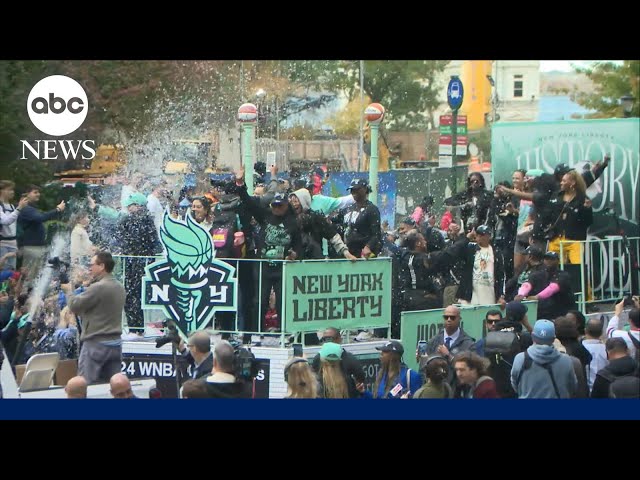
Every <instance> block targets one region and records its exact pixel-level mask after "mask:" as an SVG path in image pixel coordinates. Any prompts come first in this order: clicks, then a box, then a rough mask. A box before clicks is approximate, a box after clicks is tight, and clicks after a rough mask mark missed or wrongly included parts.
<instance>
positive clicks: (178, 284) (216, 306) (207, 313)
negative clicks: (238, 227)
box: [142, 213, 237, 334]
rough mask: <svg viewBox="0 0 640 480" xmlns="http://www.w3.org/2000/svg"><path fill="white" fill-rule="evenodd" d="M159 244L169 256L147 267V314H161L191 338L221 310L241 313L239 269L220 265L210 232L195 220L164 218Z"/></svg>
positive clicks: (144, 300)
mask: <svg viewBox="0 0 640 480" xmlns="http://www.w3.org/2000/svg"><path fill="white" fill-rule="evenodd" d="M160 239H161V240H162V243H163V244H164V246H165V249H166V252H167V256H166V258H165V259H164V260H160V261H157V262H155V263H152V264H150V265H148V266H147V267H146V269H145V271H146V276H145V278H144V280H143V282H142V303H143V308H144V309H161V310H163V311H164V312H165V314H166V315H167V317H169V318H171V319H172V320H174V321H175V322H176V324H177V326H178V329H179V330H180V331H181V332H182V333H184V334H188V333H190V332H192V331H195V330H201V329H203V328H206V327H207V326H208V325H209V322H210V321H211V318H212V317H213V314H214V313H215V312H216V311H235V310H236V295H237V293H236V278H235V268H233V267H232V266H230V265H228V264H226V263H224V262H222V261H219V260H215V258H214V257H215V248H214V246H213V241H212V240H211V236H210V235H209V232H208V231H207V230H205V229H204V228H202V227H201V226H200V225H199V224H198V223H197V222H195V221H194V220H193V219H192V218H191V215H187V219H186V221H181V220H174V219H173V218H171V217H170V216H169V215H168V214H167V213H165V214H164V219H163V222H162V227H161V229H160Z"/></svg>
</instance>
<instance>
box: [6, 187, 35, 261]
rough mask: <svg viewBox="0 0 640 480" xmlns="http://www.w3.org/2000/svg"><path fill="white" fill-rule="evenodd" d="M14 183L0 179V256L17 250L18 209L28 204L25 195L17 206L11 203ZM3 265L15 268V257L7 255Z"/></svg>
mask: <svg viewBox="0 0 640 480" xmlns="http://www.w3.org/2000/svg"><path fill="white" fill-rule="evenodd" d="M14 189H15V183H13V182H12V181H9V180H0V258H2V257H4V256H5V255H7V254H13V253H16V252H17V251H18V242H17V240H16V227H17V222H16V220H18V215H20V211H21V210H22V209H23V208H24V207H26V206H27V205H28V204H29V200H27V198H26V197H23V198H21V199H20V203H18V206H17V207H14V206H13V205H12V204H11V200H13V195H14V193H15V190H14ZM5 267H6V268H11V269H15V268H16V257H15V255H13V256H12V255H9V256H7V257H6V258H5Z"/></svg>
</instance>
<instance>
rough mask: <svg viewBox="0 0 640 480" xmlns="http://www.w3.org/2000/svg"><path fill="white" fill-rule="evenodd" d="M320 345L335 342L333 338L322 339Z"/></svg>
mask: <svg viewBox="0 0 640 480" xmlns="http://www.w3.org/2000/svg"><path fill="white" fill-rule="evenodd" d="M320 341H321V342H322V343H326V342H334V343H335V341H336V339H335V337H322V340H320Z"/></svg>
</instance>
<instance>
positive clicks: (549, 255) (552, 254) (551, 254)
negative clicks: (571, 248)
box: [544, 252, 560, 260]
mask: <svg viewBox="0 0 640 480" xmlns="http://www.w3.org/2000/svg"><path fill="white" fill-rule="evenodd" d="M544 258H553V259H554V260H560V255H558V254H557V253H556V252H547V253H545V254H544Z"/></svg>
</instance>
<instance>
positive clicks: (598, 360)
mask: <svg viewBox="0 0 640 480" xmlns="http://www.w3.org/2000/svg"><path fill="white" fill-rule="evenodd" d="M603 329H604V325H603V324H602V322H601V321H600V319H599V318H592V319H590V320H589V321H588V322H587V325H586V327H585V337H584V340H582V345H583V346H584V348H586V349H587V350H589V353H590V354H591V363H590V364H589V366H588V367H587V373H588V375H587V384H588V385H589V393H591V389H592V388H593V382H594V381H595V379H596V374H597V373H598V371H600V369H602V368H604V367H606V366H607V365H609V360H608V359H607V349H606V348H605V345H604V343H602V338H601V337H602V331H603Z"/></svg>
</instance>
